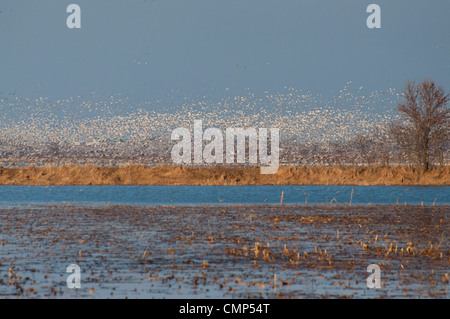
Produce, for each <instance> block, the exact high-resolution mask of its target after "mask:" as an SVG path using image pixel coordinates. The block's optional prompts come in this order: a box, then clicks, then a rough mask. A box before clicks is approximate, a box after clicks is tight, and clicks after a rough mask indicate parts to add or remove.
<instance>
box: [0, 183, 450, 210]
mask: <svg viewBox="0 0 450 319" xmlns="http://www.w3.org/2000/svg"><path fill="white" fill-rule="evenodd" d="M352 192H353V195H352ZM282 193H283V203H284V204H305V202H306V203H307V204H323V203H330V202H332V203H334V204H337V203H339V204H342V203H349V202H350V200H351V203H352V204H369V203H372V204H395V203H398V204H404V203H407V204H412V205H416V204H421V203H422V202H423V204H424V205H432V204H433V203H434V204H435V205H443V204H448V203H449V202H450V186H325V185H323V186H322V185H319V186H296V185H289V186H0V207H1V208H8V207H10V206H27V205H35V204H61V203H67V202H70V203H76V204H87V205H96V204H100V205H103V204H108V203H109V204H111V205H115V204H117V205H146V206H155V205H174V206H184V205H201V204H208V205H211V204H212V205H223V204H238V203H239V204H277V203H280V200H281V194H282Z"/></svg>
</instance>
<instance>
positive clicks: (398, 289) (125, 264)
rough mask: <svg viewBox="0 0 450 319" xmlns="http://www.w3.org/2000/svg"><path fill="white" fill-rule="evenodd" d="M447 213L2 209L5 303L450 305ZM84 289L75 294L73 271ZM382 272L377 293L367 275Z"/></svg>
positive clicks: (394, 209)
mask: <svg viewBox="0 0 450 319" xmlns="http://www.w3.org/2000/svg"><path fill="white" fill-rule="evenodd" d="M449 213H450V210H449V208H448V207H447V206H440V207H430V206H429V207H421V206H392V205H389V206H388V205H382V206H376V205H373V206H356V205H355V206H351V207H349V206H347V205H342V206H334V207H332V206H330V205H328V206H324V205H317V206H303V205H299V206H296V205H289V206H283V207H281V206H280V205H253V206H220V207H194V206H188V207H143V206H108V207H80V206H73V205H65V206H48V207H45V208H43V209H42V208H41V209H39V210H34V209H26V210H18V209H0V230H1V232H0V248H1V250H0V297H3V298H5V297H6V298H44V297H51V298H73V297H75V298H125V297H129V298H190V299H195V298H224V297H225V298H248V297H251V298H254V297H261V298H324V297H326V298H330V297H331V298H333V297H341V298H348V297H355V298H405V297H406V298H448V297H449V294H448V280H449V277H448V275H449V274H448V266H449V261H450V259H449V258H450V256H449V242H448V240H447V238H448V215H449ZM73 263H75V264H78V265H79V266H80V268H81V288H80V289H69V288H68V287H67V285H66V279H67V277H68V276H69V273H66V268H67V266H68V265H69V264H73ZM374 263H376V264H378V265H380V268H381V283H382V287H381V288H379V289H369V288H368V287H367V285H366V280H367V277H368V276H369V273H368V272H367V266H368V265H370V264H374Z"/></svg>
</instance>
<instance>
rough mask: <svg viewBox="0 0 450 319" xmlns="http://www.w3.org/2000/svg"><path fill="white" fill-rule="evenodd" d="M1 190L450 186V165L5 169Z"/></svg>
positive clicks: (88, 166)
mask: <svg viewBox="0 0 450 319" xmlns="http://www.w3.org/2000/svg"><path fill="white" fill-rule="evenodd" d="M0 185H439V186H444V185H445V186H448V185H450V166H445V167H437V168H431V169H430V170H428V171H426V172H424V171H422V170H421V169H417V168H407V167H280V168H279V170H278V172H277V173H276V174H273V175H262V174H260V170H259V168H257V167H177V166H168V165H162V166H157V167H149V166H144V165H126V166H120V167H105V166H93V165H85V166H83V165H77V166H50V165H49V166H39V167H36V166H34V165H30V166H28V167H9V168H2V167H0Z"/></svg>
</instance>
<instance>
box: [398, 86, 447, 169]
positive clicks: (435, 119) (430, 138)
mask: <svg viewBox="0 0 450 319" xmlns="http://www.w3.org/2000/svg"><path fill="white" fill-rule="evenodd" d="M403 97H404V98H405V100H406V101H405V103H401V104H399V105H398V106H397V111H398V112H399V115H400V118H399V119H400V121H399V122H398V123H391V125H390V133H391V135H392V137H393V138H394V140H395V141H396V143H397V145H398V146H399V147H400V149H401V150H402V151H403V153H404V155H405V157H406V158H407V159H408V161H410V162H415V163H416V165H417V166H419V167H422V168H423V169H425V170H426V169H428V168H429V166H430V163H431V161H432V159H431V157H433V155H434V154H442V150H444V149H445V147H446V145H447V144H448V138H449V119H450V117H449V116H450V110H449V108H448V107H447V103H448V102H449V95H446V94H445V92H444V90H443V89H442V88H441V87H438V86H436V84H435V83H434V82H433V81H430V80H425V81H423V82H421V83H420V84H418V85H416V84H415V82H407V83H406V86H405V89H404V90H403ZM440 150H441V151H440Z"/></svg>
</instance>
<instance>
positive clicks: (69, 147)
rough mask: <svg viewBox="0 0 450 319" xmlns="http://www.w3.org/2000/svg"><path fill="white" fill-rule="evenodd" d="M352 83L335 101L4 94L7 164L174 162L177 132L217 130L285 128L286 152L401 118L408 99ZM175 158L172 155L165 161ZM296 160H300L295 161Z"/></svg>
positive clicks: (283, 95)
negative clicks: (400, 106)
mask: <svg viewBox="0 0 450 319" xmlns="http://www.w3.org/2000/svg"><path fill="white" fill-rule="evenodd" d="M362 89H363V88H362V87H360V88H358V89H352V88H351V83H350V82H348V83H347V85H346V86H345V87H344V88H343V89H342V90H340V91H338V92H336V93H335V94H334V95H333V96H332V97H331V98H329V97H324V96H321V95H314V94H312V93H310V92H303V91H300V90H296V89H293V88H284V89H283V90H282V91H281V92H275V93H271V92H269V91H265V92H264V94H262V95H258V94H256V93H253V92H251V91H250V90H247V92H246V94H245V95H236V96H233V95H231V94H230V93H229V92H228V91H227V94H228V95H225V96H223V97H220V98H218V97H209V96H197V97H189V96H183V95H182V94H180V93H179V92H173V93H171V94H167V95H164V96H159V97H155V98H152V99H148V100H144V101H142V100H137V99H135V98H133V97H130V96H127V95H126V94H123V93H117V94H115V95H109V96H103V95H99V94H97V93H94V92H92V93H90V94H88V95H86V96H76V97H68V98H64V99H58V100H51V99H49V98H47V97H37V98H26V97H19V96H17V95H15V96H14V97H9V98H8V99H6V98H2V97H1V96H0V160H1V161H8V160H11V159H14V160H17V159H21V158H22V159H23V158H26V159H28V160H33V159H36V160H37V159H39V158H41V159H42V158H46V159H47V160H49V159H51V158H57V157H58V158H72V159H74V160H76V159H77V158H80V159H82V158H91V159H95V157H102V156H103V157H104V156H105V154H106V153H107V154H108V156H107V157H108V158H109V159H110V160H111V161H114V159H115V158H116V159H117V160H120V161H124V160H126V159H127V156H128V157H129V159H130V160H133V158H134V159H136V158H139V159H143V158H145V157H148V156H150V155H151V154H153V155H155V154H156V155H157V156H156V157H155V156H153V158H152V160H151V161H156V162H158V161H166V160H167V159H168V158H170V154H169V153H170V148H171V147H172V145H174V144H175V142H173V141H171V140H170V135H171V132H172V131H173V130H174V129H175V128H178V127H186V128H189V129H190V130H192V129H193V123H194V120H202V122H203V129H206V128H208V127H217V128H220V129H222V130H223V131H224V130H225V129H226V128H231V127H244V128H248V127H253V128H263V127H266V128H279V129H280V135H281V137H280V144H281V145H280V147H281V148H282V149H283V145H289V144H296V143H297V144H298V143H301V144H302V145H310V146H313V145H320V144H324V143H334V142H345V141H349V140H351V139H353V138H354V137H355V135H356V134H357V133H360V134H364V135H370V134H371V132H373V130H375V129H380V128H381V129H383V128H384V127H386V124H387V123H388V122H389V121H391V120H392V118H393V117H394V116H395V113H394V112H395V106H396V105H397V103H398V102H399V98H400V97H401V95H400V93H398V92H397V91H396V90H395V89H388V90H385V91H374V92H371V93H370V94H369V95H367V96H365V95H363V91H362ZM165 155H167V156H165ZM294 157H295V156H294Z"/></svg>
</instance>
